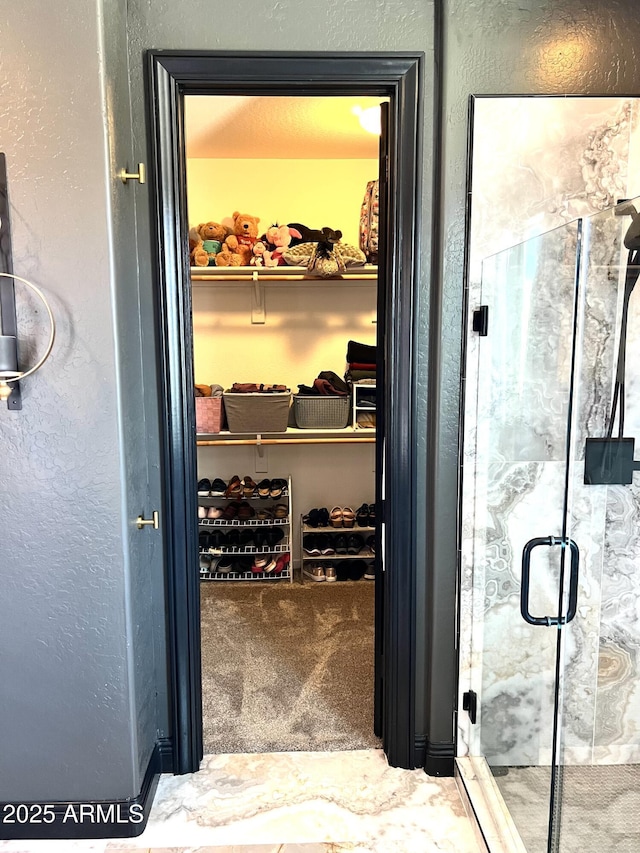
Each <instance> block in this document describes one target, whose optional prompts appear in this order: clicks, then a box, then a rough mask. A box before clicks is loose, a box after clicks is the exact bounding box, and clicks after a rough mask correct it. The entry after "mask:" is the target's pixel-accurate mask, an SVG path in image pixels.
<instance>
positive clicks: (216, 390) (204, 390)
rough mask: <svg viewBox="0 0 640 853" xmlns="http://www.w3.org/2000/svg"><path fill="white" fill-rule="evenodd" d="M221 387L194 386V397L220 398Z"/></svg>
mask: <svg viewBox="0 0 640 853" xmlns="http://www.w3.org/2000/svg"><path fill="white" fill-rule="evenodd" d="M222 390H223V389H222V385H196V386H195V394H196V397H222Z"/></svg>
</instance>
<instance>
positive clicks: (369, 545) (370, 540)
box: [364, 536, 376, 554]
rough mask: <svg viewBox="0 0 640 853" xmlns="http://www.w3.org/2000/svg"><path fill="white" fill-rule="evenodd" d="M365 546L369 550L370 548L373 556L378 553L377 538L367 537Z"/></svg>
mask: <svg viewBox="0 0 640 853" xmlns="http://www.w3.org/2000/svg"><path fill="white" fill-rule="evenodd" d="M364 544H365V545H366V546H367V548H368V549H369V550H370V551H371V552H372V553H373V554H375V553H376V537H375V536H367V538H366V539H365V542H364Z"/></svg>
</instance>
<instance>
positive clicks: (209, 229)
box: [189, 222, 229, 267]
mask: <svg viewBox="0 0 640 853" xmlns="http://www.w3.org/2000/svg"><path fill="white" fill-rule="evenodd" d="M228 235H229V229H228V228H226V226H224V225H220V223H219V222H203V223H200V225H198V227H197V228H190V229H189V251H190V257H191V266H192V267H207V266H214V265H215V263H216V261H215V258H216V255H217V254H218V252H219V251H220V249H221V248H222V244H223V242H224V240H225V239H226V238H227V236H228Z"/></svg>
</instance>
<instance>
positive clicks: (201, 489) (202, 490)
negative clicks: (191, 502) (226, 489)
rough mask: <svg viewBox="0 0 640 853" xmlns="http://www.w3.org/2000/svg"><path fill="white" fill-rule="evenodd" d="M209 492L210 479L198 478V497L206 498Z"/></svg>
mask: <svg viewBox="0 0 640 853" xmlns="http://www.w3.org/2000/svg"><path fill="white" fill-rule="evenodd" d="M210 494H211V480H198V497H199V498H208V497H209V495H210Z"/></svg>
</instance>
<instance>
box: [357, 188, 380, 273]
mask: <svg viewBox="0 0 640 853" xmlns="http://www.w3.org/2000/svg"><path fill="white" fill-rule="evenodd" d="M379 206H380V205H379V184H378V181H377V180H375V181H369V182H368V183H367V190H366V192H365V194H364V200H363V202H362V208H361V210H360V248H361V249H362V251H363V252H364V253H365V255H366V256H367V262H368V263H370V264H377V263H378V211H379Z"/></svg>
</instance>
